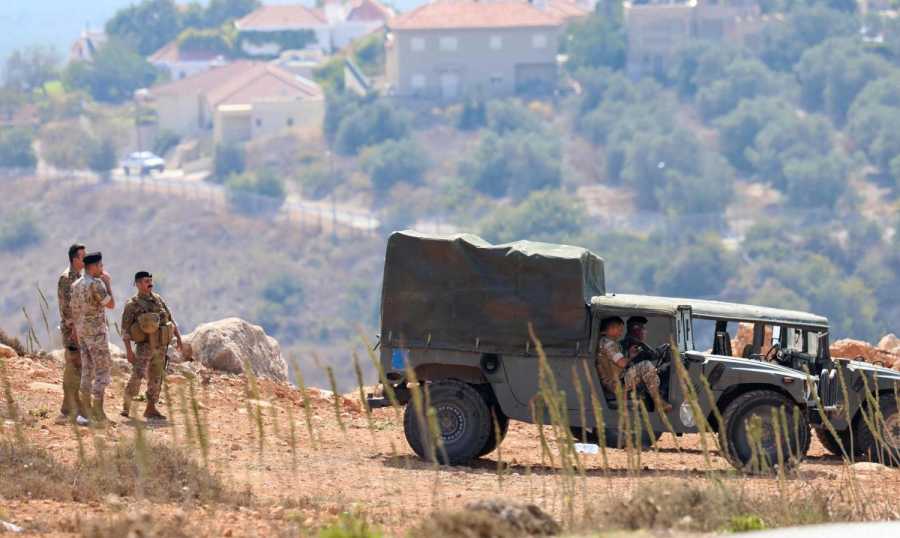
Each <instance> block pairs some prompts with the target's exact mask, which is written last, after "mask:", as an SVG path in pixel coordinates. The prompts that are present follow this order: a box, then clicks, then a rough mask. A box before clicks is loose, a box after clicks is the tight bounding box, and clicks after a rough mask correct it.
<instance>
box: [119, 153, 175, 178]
mask: <svg viewBox="0 0 900 538" xmlns="http://www.w3.org/2000/svg"><path fill="white" fill-rule="evenodd" d="M165 169H166V161H164V160H162V158H161V157H159V156H158V155H155V154H154V153H152V152H150V151H136V152H134V153H132V154H130V155H129V156H128V157H126V158H125V159H123V160H122V171H123V172H125V175H126V176H130V175H131V174H132V172H138V173H139V174H140V175H142V176H146V175H147V174H149V173H150V172H153V171H156V172H162V171H163V170H165Z"/></svg>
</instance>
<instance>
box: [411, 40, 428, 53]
mask: <svg viewBox="0 0 900 538" xmlns="http://www.w3.org/2000/svg"><path fill="white" fill-rule="evenodd" d="M409 48H411V49H412V50H414V51H416V52H420V51H423V50H425V38H424V37H414V38H412V39H411V40H410V41H409Z"/></svg>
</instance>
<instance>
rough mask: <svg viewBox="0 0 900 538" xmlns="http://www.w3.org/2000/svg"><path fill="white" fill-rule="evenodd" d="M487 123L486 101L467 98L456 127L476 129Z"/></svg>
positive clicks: (467, 129)
mask: <svg viewBox="0 0 900 538" xmlns="http://www.w3.org/2000/svg"><path fill="white" fill-rule="evenodd" d="M485 125H487V107H486V106H485V104H484V101H483V100H482V99H472V98H471V97H470V98H467V99H466V100H465V102H464V103H463V108H462V111H461V112H460V114H459V119H458V120H457V121H456V127H457V128H458V129H460V130H462V131H474V130H476V129H480V128H481V127H484V126H485Z"/></svg>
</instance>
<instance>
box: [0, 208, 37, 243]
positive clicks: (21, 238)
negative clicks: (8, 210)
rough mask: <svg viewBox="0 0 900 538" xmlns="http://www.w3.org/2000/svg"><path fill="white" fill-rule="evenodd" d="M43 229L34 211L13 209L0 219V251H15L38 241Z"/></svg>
mask: <svg viewBox="0 0 900 538" xmlns="http://www.w3.org/2000/svg"><path fill="white" fill-rule="evenodd" d="M43 239H44V231H43V230H42V229H41V227H40V225H39V221H38V219H37V217H36V216H35V215H34V213H32V212H30V211H24V210H20V211H13V212H12V214H11V215H4V217H3V220H2V221H0V251H8V252H17V251H21V250H25V249H26V248H28V247H30V246H32V245H36V244H38V243H40V242H41V241H42V240H43Z"/></svg>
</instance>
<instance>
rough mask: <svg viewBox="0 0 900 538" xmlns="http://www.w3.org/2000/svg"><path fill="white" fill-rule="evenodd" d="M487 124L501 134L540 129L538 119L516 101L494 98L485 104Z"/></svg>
mask: <svg viewBox="0 0 900 538" xmlns="http://www.w3.org/2000/svg"><path fill="white" fill-rule="evenodd" d="M487 126H488V128H489V129H491V130H492V131H494V132H495V133H497V134H498V135H503V134H506V133H508V132H511V131H527V132H538V131H541V129H542V125H541V121H540V119H539V118H538V117H537V116H536V115H535V114H534V112H532V111H530V110H528V108H527V107H525V106H523V105H522V104H521V103H519V102H518V101H514V100H511V99H510V100H494V101H491V102H490V103H488V106H487Z"/></svg>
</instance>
